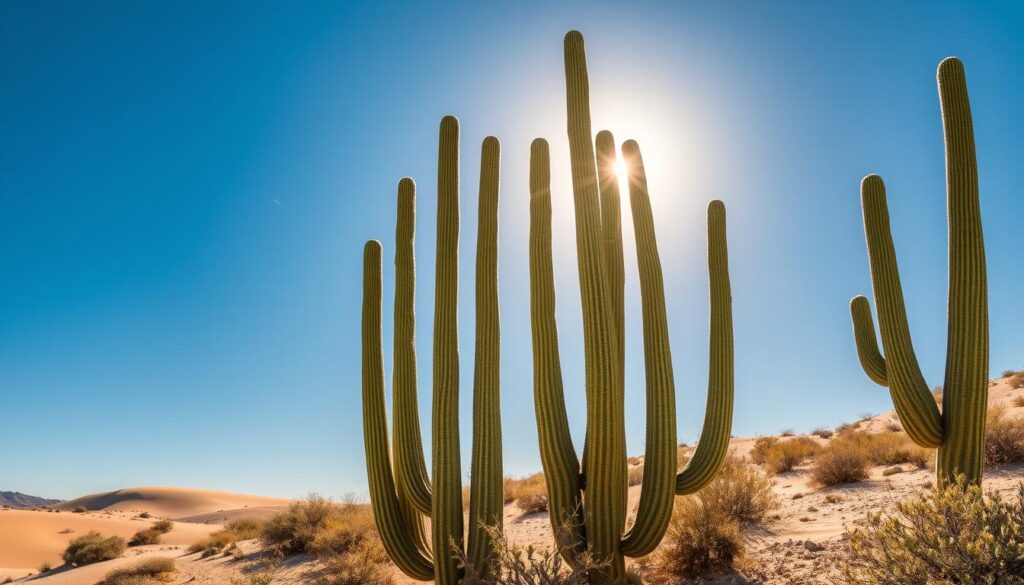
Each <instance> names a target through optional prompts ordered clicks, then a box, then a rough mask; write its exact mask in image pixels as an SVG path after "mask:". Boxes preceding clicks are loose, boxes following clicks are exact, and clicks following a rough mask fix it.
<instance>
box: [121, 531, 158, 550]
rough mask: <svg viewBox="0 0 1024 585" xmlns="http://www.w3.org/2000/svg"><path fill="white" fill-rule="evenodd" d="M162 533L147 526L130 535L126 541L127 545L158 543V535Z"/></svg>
mask: <svg viewBox="0 0 1024 585" xmlns="http://www.w3.org/2000/svg"><path fill="white" fill-rule="evenodd" d="M162 535H163V533H162V532H160V531H158V530H154V529H152V528H147V529H145V530H140V531H138V532H136V533H135V535H134V536H132V538H131V540H129V541H128V546H143V545H147V544H160V537H161V536H162Z"/></svg>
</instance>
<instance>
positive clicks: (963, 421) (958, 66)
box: [850, 57, 988, 486]
mask: <svg viewBox="0 0 1024 585" xmlns="http://www.w3.org/2000/svg"><path fill="white" fill-rule="evenodd" d="M938 85H939V100H940V102H941V105H942V126H943V132H944V134H945V137H946V189H947V205H948V215H949V307H948V311H949V315H948V339H947V347H946V379H945V383H944V384H943V394H942V412H941V413H940V412H939V409H938V408H937V407H936V405H935V400H934V399H933V397H932V395H931V394H930V393H929V392H928V385H927V384H926V383H925V380H924V375H923V374H922V373H921V369H920V367H918V363H917V356H916V355H915V354H914V346H913V343H912V342H911V338H910V327H909V325H908V324H907V315H906V308H905V307H904V304H903V290H902V287H901V286H900V276H899V269H898V267H897V265H896V250H895V248H894V247H893V243H892V235H891V233H890V231H889V209H888V207H887V205H886V199H885V185H884V184H883V183H882V179H881V177H879V176H877V175H869V176H867V177H865V178H864V180H863V182H861V202H862V206H863V211H864V235H865V237H866V239H867V244H868V257H869V259H870V262H871V282H872V287H873V288H874V293H875V304H876V305H877V309H878V323H879V329H880V330H881V334H882V347H883V348H884V349H885V356H884V357H883V356H882V352H881V351H879V349H878V343H877V339H876V337H875V327H874V323H873V322H872V318H871V307H870V306H869V305H868V300H867V299H866V298H864V297H862V296H858V297H854V299H853V301H851V303H850V313H851V316H852V318H853V329H854V337H855V341H856V344H857V353H858V356H859V357H860V362H861V365H862V366H863V368H864V371H865V372H866V373H867V375H868V377H869V378H871V379H872V380H873V381H874V382H876V383H878V384H880V385H882V386H888V387H889V391H890V394H891V395H892V401H893V404H895V406H896V412H897V414H898V415H899V417H900V420H901V421H902V422H903V426H904V428H906V430H907V433H908V434H909V435H910V437H911V438H912V439H913V440H914V441H916V442H917V443H918V444H920V445H922V446H924V447H938V455H937V465H936V468H937V472H936V473H937V477H938V481H937V484H938V485H940V486H941V485H943V484H945V483H947V482H949V481H950V480H952V479H953V478H954V477H955V476H956V475H957V474H963V475H965V476H966V477H967V479H968V481H971V482H974V483H978V482H981V479H982V472H983V467H984V446H985V445H984V441H985V411H986V407H987V405H988V383H987V378H988V285H987V278H986V272H985V242H984V238H983V237H982V230H981V212H980V208H979V201H978V165H977V161H976V159H975V153H974V128H973V125H972V122H971V106H970V103H969V101H968V99H967V80H966V77H965V75H964V66H963V63H961V62H960V60H959V59H957V58H955V57H950V58H948V59H946V60H944V61H943V62H942V63H940V64H939V70H938Z"/></svg>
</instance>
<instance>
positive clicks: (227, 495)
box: [55, 487, 289, 522]
mask: <svg viewBox="0 0 1024 585" xmlns="http://www.w3.org/2000/svg"><path fill="white" fill-rule="evenodd" d="M288 504H289V500H285V499H281V498H268V497H264V496H251V495H247V494H236V493H232V492H219V491H214V490H202V489H191V488H176V487H137V488H128V489H123V490H117V491H112V492H103V493H99V494H92V495H88V496H82V497H80V498H75V499H74V500H69V501H67V502H63V503H61V504H59V505H57V506H55V508H56V509H58V510H65V511H71V510H74V509H76V508H85V509H86V510H109V511H114V510H118V511H124V512H135V513H141V512H148V513H149V514H151V515H153V516H159V517H160V518H170V519H173V520H177V519H182V520H184V519H186V518H188V519H190V521H198V522H208V521H211V520H212V519H214V518H216V517H217V515H218V514H223V513H225V512H229V511H235V510H245V509H248V508H255V509H260V510H265V509H268V508H270V509H274V508H276V509H282V508H283V507H285V506H287V505H288ZM239 514H240V513H239V512H234V513H233V514H229V516H231V515H234V516H237V515H239ZM259 514H262V512H258V513H257V515H259Z"/></svg>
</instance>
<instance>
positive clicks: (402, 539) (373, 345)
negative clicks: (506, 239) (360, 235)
mask: <svg viewBox="0 0 1024 585" xmlns="http://www.w3.org/2000/svg"><path fill="white" fill-rule="evenodd" d="M381 280H382V276H381V246H380V242H377V241H375V240H370V241H368V242H367V243H366V246H365V248H364V249H363V319H362V326H363V376H362V377H363V436H364V440H365V445H366V474H367V477H368V478H369V484H370V499H371V501H372V502H373V516H374V520H375V522H376V524H377V530H378V531H379V532H380V537H381V540H382V541H383V543H384V548H385V549H386V550H387V552H388V555H390V556H391V558H392V560H394V562H395V564H396V565H398V568H399V569H401V570H402V572H404V573H405V574H406V575H409V576H410V577H412V578H414V579H419V580H422V581H428V580H430V579H433V578H434V567H433V564H432V563H431V560H430V558H429V557H428V556H426V554H425V553H424V550H423V548H422V546H421V539H420V541H418V540H417V538H416V534H417V533H416V531H415V530H414V527H412V526H410V525H409V523H408V520H409V515H408V510H407V509H403V506H402V504H401V502H400V500H399V497H398V494H397V492H396V487H395V481H394V477H393V475H392V470H391V456H390V454H389V450H388V449H389V448H388V423H387V409H386V406H385V400H384V349H383V345H382V342H381Z"/></svg>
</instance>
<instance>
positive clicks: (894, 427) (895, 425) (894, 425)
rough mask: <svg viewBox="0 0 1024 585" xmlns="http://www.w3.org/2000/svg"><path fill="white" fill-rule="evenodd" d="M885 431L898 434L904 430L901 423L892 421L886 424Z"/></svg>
mask: <svg viewBox="0 0 1024 585" xmlns="http://www.w3.org/2000/svg"><path fill="white" fill-rule="evenodd" d="M885 430H887V431H889V432H890V433H898V432H900V431H902V430H903V425H901V424H900V423H899V421H895V420H891V421H889V422H887V423H886V424H885Z"/></svg>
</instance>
